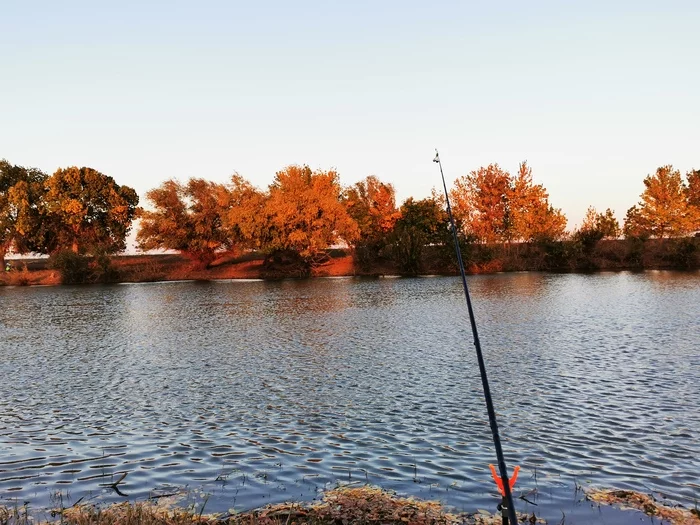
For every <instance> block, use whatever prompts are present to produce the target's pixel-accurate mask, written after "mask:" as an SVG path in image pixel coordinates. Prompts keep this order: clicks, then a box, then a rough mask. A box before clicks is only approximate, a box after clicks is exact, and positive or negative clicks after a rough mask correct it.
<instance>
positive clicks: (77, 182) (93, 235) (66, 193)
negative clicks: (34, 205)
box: [42, 166, 139, 253]
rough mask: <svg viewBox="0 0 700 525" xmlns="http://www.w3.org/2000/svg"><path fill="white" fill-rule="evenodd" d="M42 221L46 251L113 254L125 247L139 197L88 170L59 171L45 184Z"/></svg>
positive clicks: (104, 176) (111, 179)
mask: <svg viewBox="0 0 700 525" xmlns="http://www.w3.org/2000/svg"><path fill="white" fill-rule="evenodd" d="M46 190H47V191H46V194H45V196H44V199H45V201H44V209H43V210H42V215H43V217H42V222H43V226H44V230H45V232H46V239H45V242H44V244H45V248H46V251H49V252H55V251H58V250H64V249H70V250H72V251H73V252H74V253H96V252H99V251H104V252H107V253H114V252H118V251H120V250H124V249H125V248H126V236H127V235H128V234H129V231H130V229H131V222H132V220H133V219H134V217H135V215H136V212H137V206H138V203H139V197H138V195H137V193H136V191H135V190H134V189H133V188H130V187H129V186H120V185H119V184H117V183H116V182H115V181H114V179H113V178H112V177H109V176H107V175H105V174H103V173H100V172H99V171H97V170H95V169H92V168H88V167H82V168H78V167H75V166H73V167H70V168H64V169H58V170H56V172H55V173H54V174H53V175H52V176H51V177H49V178H48V179H47V181H46Z"/></svg>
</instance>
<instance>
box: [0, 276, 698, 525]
mask: <svg viewBox="0 0 700 525" xmlns="http://www.w3.org/2000/svg"><path fill="white" fill-rule="evenodd" d="M469 283H470V287H471V291H472V296H473V301H474V306H475V312H476V317H477V323H478V326H479V330H480V335H481V341H482V346H483V348H484V355H485V359H486V365H487V367H488V370H489V375H490V382H491V387H492V390H493V397H494V402H495V404H496V410H497V413H498V417H499V425H500V427H501V432H502V439H503V446H504V451H505V454H506V459H507V461H508V464H509V466H510V468H511V469H512V467H513V466H514V465H516V464H519V465H521V467H522V470H521V473H520V478H519V480H518V483H517V486H516V496H519V495H523V494H524V495H526V497H527V499H528V500H529V501H530V502H532V504H531V503H528V502H526V501H525V500H517V506H518V510H521V511H528V512H533V511H534V512H536V513H538V514H540V515H541V516H543V517H545V518H547V519H551V520H556V521H559V520H560V519H561V518H562V512H563V513H564V514H565V515H566V516H572V515H573V516H575V517H578V518H579V520H578V522H587V521H591V522H594V521H596V519H597V518H596V516H598V517H599V514H596V513H600V512H602V511H600V510H597V509H593V507H592V506H591V504H589V503H586V502H585V501H583V498H582V495H581V492H580V490H578V489H577V488H578V487H579V486H583V487H587V486H590V485H596V486H614V487H618V488H629V489H634V490H638V491H641V492H647V493H648V492H653V493H657V494H661V495H667V496H669V497H671V498H672V500H673V501H675V502H678V503H682V504H685V505H687V506H690V505H693V504H694V502H696V501H697V500H698V499H700V481H699V476H700V438H699V436H700V408H699V406H700V273H699V272H694V273H680V272H667V271H653V272H644V273H628V272H623V273H600V274H591V275H581V274H541V273H516V274H499V275H489V276H474V277H470V278H469ZM0 306H1V308H0V378H1V380H0V498H2V499H3V500H5V502H7V500H10V501H19V502H20V503H21V502H23V501H30V502H32V505H34V506H35V507H42V506H43V507H48V506H50V505H52V504H53V503H55V501H56V499H57V498H62V499H63V500H64V504H65V503H66V502H68V503H70V502H75V501H77V500H78V499H80V498H84V501H87V500H88V499H90V498H95V501H123V500H124V499H127V496H128V499H132V500H133V499H145V498H147V497H149V496H153V495H156V496H157V495H162V494H168V493H171V492H173V491H175V490H176V489H179V488H183V487H185V488H187V489H188V490H189V493H190V495H191V497H192V498H195V499H196V498H199V499H200V500H201V499H202V498H204V499H207V507H206V508H207V511H225V510H226V509H230V508H235V509H236V510H243V509H249V508H253V507H257V506H260V505H264V504H268V503H276V502H281V501H285V500H292V499H304V500H309V499H312V498H314V497H316V496H317V495H318V491H319V490H321V489H323V488H327V487H333V486H335V484H336V483H338V482H344V483H366V482H369V483H372V484H374V485H378V486H381V487H383V488H387V489H393V490H396V491H397V492H399V493H401V494H409V495H415V496H418V497H422V498H434V499H439V500H441V501H443V502H444V503H446V504H447V505H449V506H450V507H452V508H454V509H456V510H465V511H476V510H477V509H486V510H489V511H494V510H495V506H496V504H497V502H498V499H497V497H496V494H495V490H494V487H495V486H494V484H493V482H492V480H491V479H490V475H489V471H488V464H489V463H494V462H495V457H494V452H493V443H492V441H491V434H490V430H489V426H488V419H487V415H486V409H485V405H484V401H483V395H482V390H481V383H480V379H479V373H478V367H477V362H476V357H475V354H474V349H473V344H472V336H471V331H470V328H469V323H468V318H467V313H466V307H465V303H464V297H463V295H462V289H461V282H460V280H459V279H458V278H450V277H434V278H417V279H391V278H383V279H354V278H340V279H315V280H308V281H282V282H262V281H221V282H174V283H152V284H125V285H114V286H80V287H77V286H76V287H69V286H63V287H51V288H41V287H38V288H0ZM123 473H127V475H126V477H125V478H124V480H123V481H122V482H121V483H120V484H119V485H118V488H119V491H120V492H121V493H123V494H126V495H127V496H122V495H120V494H119V493H117V492H116V491H115V490H114V489H113V488H111V487H110V486H109V485H110V484H111V483H114V482H115V481H116V480H117V479H119V478H120V477H121V476H122V474H123ZM606 512H607V511H606Z"/></svg>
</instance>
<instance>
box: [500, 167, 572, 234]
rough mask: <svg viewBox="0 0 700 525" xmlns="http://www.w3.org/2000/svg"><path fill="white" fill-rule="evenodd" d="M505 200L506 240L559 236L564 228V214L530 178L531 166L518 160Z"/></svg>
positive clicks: (542, 188) (545, 191)
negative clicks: (515, 172) (506, 211)
mask: <svg viewBox="0 0 700 525" xmlns="http://www.w3.org/2000/svg"><path fill="white" fill-rule="evenodd" d="M507 201H508V217H509V222H508V231H507V238H508V240H515V241H534V240H542V239H559V238H561V237H562V236H563V235H564V231H565V229H566V217H565V216H564V214H563V213H562V212H561V210H560V209H558V208H554V207H553V206H552V205H551V204H550V203H549V194H548V193H547V190H545V188H544V186H543V185H542V184H534V182H533V181H532V168H530V167H529V166H528V165H527V162H522V163H520V166H519V169H518V174H517V175H516V176H515V177H512V178H511V181H510V190H509V191H508V193H507Z"/></svg>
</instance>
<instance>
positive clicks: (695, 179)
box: [686, 170, 700, 231]
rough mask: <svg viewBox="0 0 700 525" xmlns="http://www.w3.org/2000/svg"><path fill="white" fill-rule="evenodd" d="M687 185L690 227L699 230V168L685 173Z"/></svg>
mask: <svg viewBox="0 0 700 525" xmlns="http://www.w3.org/2000/svg"><path fill="white" fill-rule="evenodd" d="M686 179H688V187H687V188H686V195H687V198H688V207H689V209H690V213H691V216H692V229H693V230H695V231H698V230H700V170H691V171H689V172H688V173H687V174H686Z"/></svg>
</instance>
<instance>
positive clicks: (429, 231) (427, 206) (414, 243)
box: [391, 196, 451, 275]
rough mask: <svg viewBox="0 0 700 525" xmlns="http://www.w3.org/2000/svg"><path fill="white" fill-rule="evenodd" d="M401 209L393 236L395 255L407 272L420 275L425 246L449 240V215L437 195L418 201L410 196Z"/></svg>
mask: <svg viewBox="0 0 700 525" xmlns="http://www.w3.org/2000/svg"><path fill="white" fill-rule="evenodd" d="M399 211H400V214H401V216H400V217H399V219H398V220H397V221H396V224H395V225H394V231H393V233H392V236H391V237H392V240H393V248H394V257H395V259H396V262H397V263H398V264H399V267H400V268H401V270H402V271H403V272H404V273H407V274H410V275H417V274H418V273H420V271H421V261H422V256H423V249H424V247H425V246H426V245H429V244H437V245H443V244H445V243H446V242H449V241H450V239H451V233H450V222H449V218H448V216H447V212H446V211H445V209H444V208H443V207H442V205H441V203H440V202H439V200H438V199H436V198H435V197H434V196H433V197H428V198H426V199H422V200H418V201H417V200H414V199H413V198H408V199H406V201H405V202H404V203H403V204H402V205H401V208H400V210H399Z"/></svg>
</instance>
